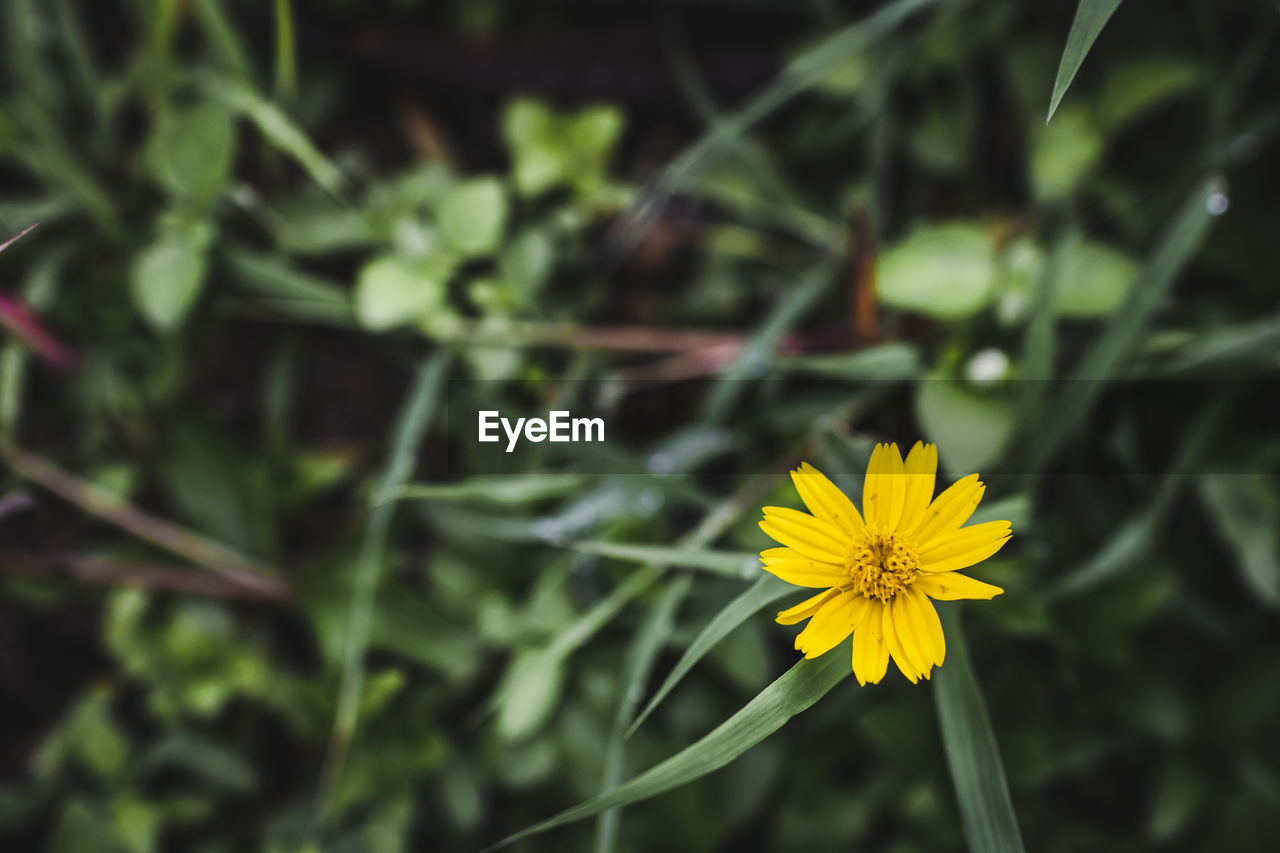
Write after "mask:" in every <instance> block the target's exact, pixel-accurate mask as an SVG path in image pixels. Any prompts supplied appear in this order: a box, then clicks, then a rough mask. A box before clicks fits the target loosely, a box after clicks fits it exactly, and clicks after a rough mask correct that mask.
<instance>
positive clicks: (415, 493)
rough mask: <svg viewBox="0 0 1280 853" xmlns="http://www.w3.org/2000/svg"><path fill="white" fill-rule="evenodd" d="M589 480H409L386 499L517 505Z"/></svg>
mask: <svg viewBox="0 0 1280 853" xmlns="http://www.w3.org/2000/svg"><path fill="white" fill-rule="evenodd" d="M588 483H589V479H588V478H587V477H586V476H584V475H581V474H518V475H514V476H510V477H504V476H499V475H485V476H481V477H475V478H473V479H470V480H460V481H458V482H456V483H413V484H410V485H407V486H404V487H403V488H401V489H399V490H398V491H397V492H395V493H394V494H392V495H389V496H388V497H387V500H426V501H470V502H474V503H480V504H493V505H496V506H520V505H523V504H529V503H536V502H537V501H541V500H546V499H547V498H552V497H562V496H564V495H571V494H577V493H578V492H581V491H582V490H583V489H584V488H586V486H587V485H588Z"/></svg>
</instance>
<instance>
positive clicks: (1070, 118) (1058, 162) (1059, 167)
mask: <svg viewBox="0 0 1280 853" xmlns="http://www.w3.org/2000/svg"><path fill="white" fill-rule="evenodd" d="M1102 148H1103V140H1102V134H1101V133H1100V132H1099V131H1098V128H1097V125H1096V124H1095V123H1094V121H1093V119H1092V118H1091V117H1090V115H1089V113H1088V112H1086V111H1085V110H1083V109H1081V108H1079V107H1063V108H1062V109H1060V110H1058V114H1057V115H1056V116H1055V117H1054V119H1053V121H1052V122H1051V123H1050V124H1049V125H1047V126H1044V127H1040V128H1037V129H1036V130H1035V131H1034V132H1033V139H1032V143H1031V186H1032V189H1033V191H1034V192H1035V196H1036V198H1037V199H1038V200H1040V201H1054V200H1057V199H1062V198H1066V197H1068V196H1070V195H1071V194H1072V193H1073V192H1075V190H1076V188H1077V187H1078V186H1079V185H1080V182H1081V181H1082V180H1084V179H1085V177H1087V176H1088V174H1089V173H1090V172H1092V171H1093V168H1094V167H1095V166H1097V165H1098V161H1099V160H1100V159H1102Z"/></svg>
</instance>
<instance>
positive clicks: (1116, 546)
mask: <svg viewBox="0 0 1280 853" xmlns="http://www.w3.org/2000/svg"><path fill="white" fill-rule="evenodd" d="M1238 394H1239V389H1238V388H1228V389H1227V390H1226V391H1225V392H1224V393H1223V395H1222V396H1221V397H1220V398H1219V399H1218V400H1217V401H1215V403H1214V404H1213V405H1211V406H1210V407H1209V408H1208V409H1206V410H1205V411H1204V412H1203V413H1201V415H1200V416H1199V417H1198V418H1197V419H1196V421H1195V422H1194V423H1193V424H1192V425H1191V428H1190V429H1188V430H1187V433H1186V437H1185V438H1184V439H1183V440H1182V444H1181V446H1180V447H1179V448H1178V456H1177V458H1176V459H1175V460H1174V462H1173V465H1172V466H1171V467H1170V469H1169V471H1168V472H1167V473H1166V474H1165V475H1164V477H1163V478H1162V479H1161V481H1160V484H1159V486H1158V487H1157V489H1156V494H1155V496H1154V497H1153V498H1152V499H1151V502H1150V503H1149V504H1147V506H1146V507H1144V508H1143V509H1141V510H1139V511H1138V512H1137V513H1135V514H1134V515H1132V516H1130V517H1129V519H1128V520H1127V521H1125V523H1124V524H1122V525H1121V526H1120V527H1119V529H1118V530H1116V532H1115V533H1114V534H1113V535H1112V536H1111V538H1110V539H1108V540H1107V541H1106V543H1104V544H1103V545H1102V547H1101V548H1099V549H1098V550H1097V552H1096V553H1095V554H1094V555H1093V556H1092V557H1090V558H1089V559H1088V560H1086V561H1085V562H1084V563H1082V564H1081V565H1080V566H1079V567H1078V568H1076V569H1075V570H1074V571H1072V572H1069V573H1067V574H1065V575H1063V576H1062V577H1060V578H1059V579H1058V581H1057V582H1056V583H1054V584H1053V585H1051V586H1050V587H1049V588H1048V589H1047V590H1045V593H1044V596H1045V599H1046V600H1047V601H1054V600H1057V599H1059V598H1061V597H1063V596H1068V595H1075V594H1078V593H1081V592H1084V591H1086V590H1090V589H1093V588H1094V587H1096V586H1097V585H1098V584H1100V583H1103V582H1105V581H1108V580H1110V579H1112V578H1114V577H1115V576H1116V575H1118V574H1120V573H1121V572H1123V571H1125V570H1126V569H1128V568H1130V567H1131V566H1133V565H1134V564H1135V563H1136V562H1137V561H1138V560H1139V559H1140V558H1141V557H1142V556H1143V555H1145V554H1146V553H1147V552H1148V550H1149V549H1150V547H1151V543H1152V542H1154V541H1155V540H1156V534H1157V532H1158V531H1159V529H1160V526H1161V525H1162V524H1163V523H1164V521H1165V519H1166V518H1167V516H1168V514H1169V510H1170V509H1172V507H1173V502H1174V500H1175V499H1176V498H1177V497H1178V495H1179V494H1180V493H1181V492H1182V488H1183V486H1185V485H1186V484H1187V483H1188V482H1189V481H1190V479H1191V477H1192V475H1193V474H1194V473H1195V470H1196V468H1197V467H1198V466H1199V465H1200V463H1201V462H1202V461H1203V460H1204V457H1205V456H1206V454H1207V453H1208V452H1209V450H1210V449H1211V448H1212V447H1213V442H1214V439H1215V438H1216V437H1217V435H1218V431H1219V429H1220V427H1221V426H1222V422H1223V420H1224V419H1225V418H1226V416H1227V414H1228V413H1229V412H1230V411H1231V408H1232V405H1233V403H1234V402H1235V399H1236V397H1237V396H1238Z"/></svg>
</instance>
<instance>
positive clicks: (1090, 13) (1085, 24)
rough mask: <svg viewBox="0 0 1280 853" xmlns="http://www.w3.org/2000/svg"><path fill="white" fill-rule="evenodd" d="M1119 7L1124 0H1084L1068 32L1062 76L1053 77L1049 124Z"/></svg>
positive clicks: (1078, 7)
mask: <svg viewBox="0 0 1280 853" xmlns="http://www.w3.org/2000/svg"><path fill="white" fill-rule="evenodd" d="M1119 7H1120V0H1080V5H1079V6H1077V7H1076V17H1075V20H1073V21H1072V22H1071V32H1069V33H1067V44H1066V47H1064V48H1063V49H1062V60H1061V61H1060V62H1059V63H1058V76H1057V79H1055V80H1054V81H1053V96H1052V97H1051V98H1050V99H1049V115H1048V116H1047V117H1046V118H1045V120H1044V123H1045V124H1048V123H1049V119H1051V118H1053V114H1054V112H1056V111H1057V109H1058V104H1060V103H1061V102H1062V96H1063V95H1065V94H1066V93H1067V87H1069V86H1070V85H1071V81H1072V80H1074V79H1075V78H1076V72H1077V71H1079V70H1080V65H1081V64H1082V63H1083V62H1084V58H1085V56H1086V55H1088V53H1089V49H1090V48H1092V47H1093V43H1094V42H1095V41H1097V40H1098V34H1099V33H1101V32H1102V28H1103V27H1105V26H1106V25H1107V21H1108V20H1110V18H1111V15H1112V14H1113V13H1114V12H1115V10H1116V9H1118V8H1119Z"/></svg>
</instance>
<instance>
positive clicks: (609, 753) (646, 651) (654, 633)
mask: <svg viewBox="0 0 1280 853" xmlns="http://www.w3.org/2000/svg"><path fill="white" fill-rule="evenodd" d="M692 584H693V576H692V575H689V574H684V575H681V576H680V577H678V578H676V579H675V580H674V581H672V582H671V583H670V584H668V585H667V588H666V589H665V590H663V593H662V595H661V596H660V597H659V598H658V601H657V603H656V604H654V606H653V608H652V609H651V610H650V611H649V615H648V617H647V618H646V619H645V620H644V622H643V623H642V624H641V626H640V630H638V631H637V632H636V637H635V640H634V641H633V642H632V644H631V648H630V649H629V650H628V652H627V660H626V663H625V665H624V666H623V670H622V685H623V690H622V700H621V701H620V702H619V703H618V711H617V713H616V714H615V715H614V718H613V729H612V730H611V731H610V733H609V741H608V743H607V744H606V745H605V750H604V777H603V781H602V782H601V785H600V789H601V791H609V790H611V789H613V788H616V787H617V786H618V784H619V783H620V782H621V781H622V753H623V749H624V746H625V742H626V729H627V723H629V722H630V721H631V718H632V717H633V716H634V715H635V712H636V705H638V704H639V703H640V697H641V695H642V692H643V690H644V685H645V682H647V681H648V680H649V675H650V673H652V672H653V665H654V662H655V661H657V659H658V653H659V652H661V651H662V647H663V645H665V644H666V642H667V639H668V638H669V637H670V636H671V629H672V625H673V623H674V621H675V614H676V610H678V609H679V607H680V604H681V603H682V602H683V601H684V599H685V596H686V595H688V594H689V587H690V586H691V585H692ZM620 816H621V815H620V809H618V808H613V809H609V810H608V811H606V812H603V813H601V815H600V819H599V822H598V824H597V826H596V853H610V851H612V850H613V848H614V845H615V843H616V842H617V837H618V823H619V818H620Z"/></svg>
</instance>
